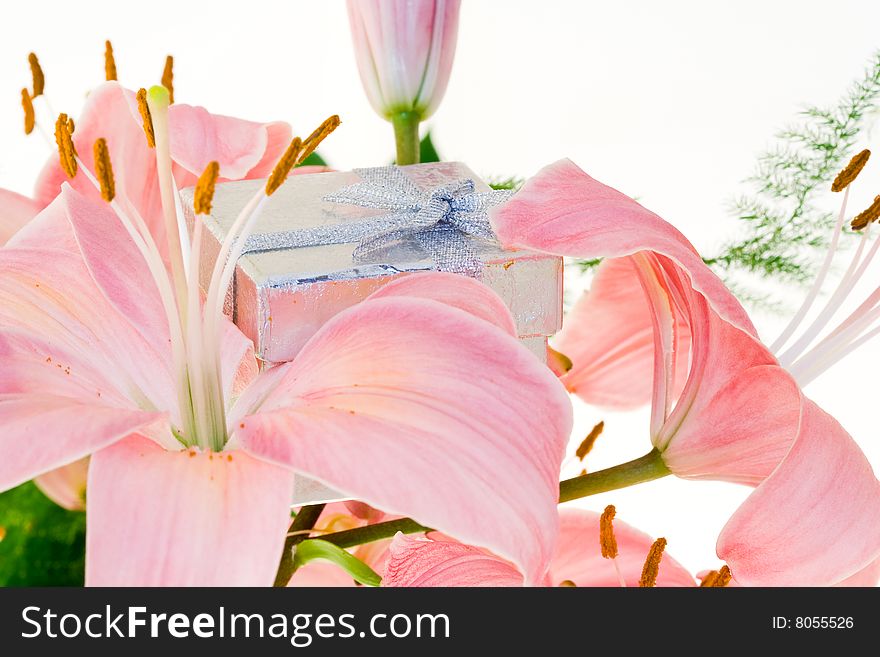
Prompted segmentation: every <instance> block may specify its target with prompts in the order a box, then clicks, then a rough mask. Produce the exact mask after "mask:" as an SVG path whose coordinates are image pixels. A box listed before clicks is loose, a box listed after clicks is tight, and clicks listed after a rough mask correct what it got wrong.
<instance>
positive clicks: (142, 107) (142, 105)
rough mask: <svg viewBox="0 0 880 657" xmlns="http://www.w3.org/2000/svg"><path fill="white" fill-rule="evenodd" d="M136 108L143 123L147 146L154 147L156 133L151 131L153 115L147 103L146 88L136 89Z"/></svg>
mask: <svg viewBox="0 0 880 657" xmlns="http://www.w3.org/2000/svg"><path fill="white" fill-rule="evenodd" d="M137 102H138V110H139V111H140V113H141V120H142V121H143V123H144V134H145V135H146V136H147V146H149V147H150V148H156V133H155V132H154V131H153V117H152V116H151V115H150V106H149V105H147V90H146V89H138V92H137Z"/></svg>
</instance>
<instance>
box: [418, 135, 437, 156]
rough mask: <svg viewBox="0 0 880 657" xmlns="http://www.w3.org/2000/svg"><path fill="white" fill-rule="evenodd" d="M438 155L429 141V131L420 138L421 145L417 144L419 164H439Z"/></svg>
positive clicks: (432, 143)
mask: <svg viewBox="0 0 880 657" xmlns="http://www.w3.org/2000/svg"><path fill="white" fill-rule="evenodd" d="M439 161H440V155H439V154H438V153H437V149H436V148H434V142H433V141H431V131H430V130H429V131H428V132H426V133H425V136H424V137H422V141H421V143H419V162H423V163H424V162H439Z"/></svg>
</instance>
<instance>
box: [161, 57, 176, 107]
mask: <svg viewBox="0 0 880 657" xmlns="http://www.w3.org/2000/svg"><path fill="white" fill-rule="evenodd" d="M162 86H163V87H165V88H166V89H167V90H168V104H169V105H170V104H171V103H173V102H174V57H172V56H171V55H168V56H167V57H166V58H165V70H164V71H162Z"/></svg>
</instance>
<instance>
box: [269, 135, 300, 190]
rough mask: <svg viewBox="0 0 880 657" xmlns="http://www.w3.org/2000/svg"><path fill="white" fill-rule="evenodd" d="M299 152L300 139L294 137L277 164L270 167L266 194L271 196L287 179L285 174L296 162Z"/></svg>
mask: <svg viewBox="0 0 880 657" xmlns="http://www.w3.org/2000/svg"><path fill="white" fill-rule="evenodd" d="M301 152H302V140H300V138H299V137H294V138H293V141H291V142H290V146H288V147H287V150H286V151H284V155H282V156H281V159H280V160H278V164H276V165H275V168H274V169H272V174H271V175H270V176H269V179H268V180H267V181H266V196H272V194H274V193H275V191H276V190H277V189H278V188H279V187H281V184H282V183H283V182H284V181H285V180H287V174H288V173H290V170H291V169H292V168H293V165H294V164H296V161H297V158H298V157H299V155H300V153H301Z"/></svg>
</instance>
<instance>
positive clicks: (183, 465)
mask: <svg viewBox="0 0 880 657" xmlns="http://www.w3.org/2000/svg"><path fill="white" fill-rule="evenodd" d="M148 107H149V110H150V114H151V117H152V120H151V124H150V125H151V127H152V128H153V131H154V135H155V144H156V148H155V151H153V152H154V157H155V158H156V160H157V166H156V169H155V171H156V173H157V174H158V177H159V183H160V187H161V188H162V191H161V193H160V194H159V199H160V202H161V204H162V206H163V207H162V214H163V215H165V216H166V217H168V216H171V217H172V218H173V219H174V220H175V225H174V226H173V228H174V229H175V230H179V229H180V228H181V227H182V226H183V225H184V224H183V217H182V215H181V214H179V213H178V212H177V211H176V207H175V205H176V204H175V202H174V198H173V194H168V193H167V191H168V190H173V181H172V180H171V176H172V160H171V156H170V149H169V137H170V128H169V111H168V96H167V91H166V90H165V89H163V88H161V87H154V88H153V89H151V90H150V92H149V94H148ZM298 148H300V142H299V140H298V139H295V140H294V141H293V142H292V144H291V146H290V147H289V149H288V151H287V153H286V154H290V153H292V154H293V156H295V155H296V153H297V149H298ZM65 154H66V155H67V156H68V157H69V156H70V153H69V151H68V152H66V153H65ZM293 156H290V157H284V158H282V160H281V163H280V164H279V166H278V167H276V169H275V170H274V171H273V176H272V177H270V182H269V183H268V184H267V187H266V189H264V190H261V191H260V192H258V193H257V194H256V195H255V196H254V198H253V199H251V201H250V202H249V203H248V205H247V206H246V207H245V208H244V209H243V211H242V213H241V216H240V221H239V222H237V226H236V229H235V230H233V231H231V233H230V236H229V238H228V240H227V242H226V243H225V244H224V246H223V247H222V251H221V257H220V258H218V264H217V266H216V268H215V270H214V272H213V276H212V284H211V286H210V288H209V290H208V292H207V298H206V300H205V302H204V308H200V305H201V295H200V292H199V289H198V275H197V272H198V271H199V266H200V253H199V245H200V243H201V239H200V231H201V226H202V224H201V223H199V222H197V223H196V226H195V231H194V235H193V236H192V239H191V240H189V243H190V245H191V246H190V249H189V252H188V253H184V252H183V251H182V247H181V246H180V243H181V240H175V239H174V237H173V233H174V231H172V230H170V229H169V230H166V231H165V234H164V235H165V237H166V239H168V242H169V245H168V248H167V250H166V253H167V254H168V256H169V259H170V260H171V261H172V264H173V263H174V262H175V261H178V262H186V263H188V266H187V267H185V268H175V267H174V266H172V267H171V268H170V274H169V268H166V266H165V263H164V261H163V257H162V254H161V253H160V250H159V248H158V247H157V246H156V244H155V241H154V240H153V238H152V235H151V234H150V232H149V230H147V228H146V226H145V225H144V223H143V222H142V221H139V218H138V213H137V212H136V209H135V208H133V207H129V206H128V204H126V203H124V202H119V201H118V200H116V199H114V198H113V196H112V194H108V193H107V191H108V188H110V187H112V185H108V184H107V182H108V181H107V175H106V173H105V174H104V175H103V176H102V174H100V173H99V172H95V171H91V170H90V167H89V166H88V164H87V163H86V162H84V161H83V160H81V159H78V160H77V162H78V166H79V168H80V169H81V172H82V173H83V174H85V175H86V177H87V178H89V179H96V186H99V187H100V188H101V190H102V195H103V196H104V198H107V196H110V199H111V200H110V202H109V205H108V203H106V202H102V203H100V204H99V203H97V202H95V201H93V200H91V199H89V198H87V197H86V196H85V195H84V194H82V193H80V192H78V191H76V190H75V189H73V188H72V187H71V186H70V185H69V184H67V183H65V184H62V187H61V192H60V194H59V195H58V196H57V198H56V199H55V200H54V201H52V202H51V203H50V204H49V206H48V207H47V208H46V209H45V210H44V211H43V212H41V213H40V214H39V215H38V216H37V217H36V218H35V219H34V220H32V221H31V222H30V223H29V224H28V225H27V226H26V227H25V228H24V229H22V230H21V231H19V232H18V233H17V234H16V235H15V237H14V238H13V239H12V240H11V241H10V242H9V243H8V244H7V246H6V247H5V248H4V249H2V250H0V358H2V362H3V369H2V373H0V453H2V454H3V458H2V459H0V490H6V489H8V488H11V487H13V486H16V485H18V484H19V483H21V482H23V481H26V480H28V479H30V478H32V477H34V476H36V475H39V474H42V473H44V472H48V471H50V470H52V469H55V468H58V467H61V466H64V465H67V464H69V463H72V462H74V461H76V460H78V459H81V458H83V457H84V456H86V455H89V454H91V464H90V467H89V473H88V495H89V504H88V513H87V545H86V583H87V584H89V585H216V584H225V585H265V584H270V583H271V582H272V581H273V577H274V574H275V570H276V567H277V564H278V561H279V558H280V555H281V550H282V546H283V544H284V539H285V534H286V531H287V526H288V524H289V521H290V502H289V501H290V499H291V495H292V490H293V481H294V477H295V476H297V474H300V473H301V474H304V475H307V476H309V477H311V478H313V479H316V480H318V481H320V482H322V483H324V484H326V485H328V486H330V487H332V488H335V489H337V490H339V491H342V492H343V493H345V494H348V495H351V496H352V497H355V498H357V499H360V500H363V501H364V502H366V503H369V504H371V505H373V506H376V507H378V508H382V509H385V510H386V511H388V512H390V513H395V514H401V515H409V516H413V517H416V518H419V519H420V520H422V521H423V522H426V523H429V524H430V525H431V526H434V527H439V528H441V529H442V530H443V531H444V532H448V533H449V534H450V535H453V536H456V537H457V538H460V539H461V540H466V541H468V542H471V543H474V544H477V545H482V546H485V547H487V548H489V549H492V550H494V551H496V552H497V553H498V554H501V555H504V556H505V558H508V559H510V560H511V561H512V562H514V563H516V564H517V566H518V567H520V568H521V569H522V571H523V573H525V575H526V577H527V578H528V579H529V580H530V581H537V580H538V579H540V578H541V577H542V576H543V573H544V571H545V570H546V568H547V564H548V562H549V559H550V555H551V554H552V550H553V547H554V545H555V540H556V535H557V530H558V521H557V518H556V515H555V513H554V511H553V510H554V508H555V506H556V500H557V496H558V471H559V466H560V463H561V459H562V454H563V450H564V443H565V440H566V438H567V436H568V432H569V430H570V426H571V407H570V403H569V400H568V398H567V395H566V394H565V391H564V389H563V388H562V387H561V385H560V384H559V383H558V381H557V380H556V379H555V377H553V375H552V374H551V373H550V372H549V371H548V370H547V369H546V368H545V367H543V366H542V365H541V364H540V363H539V362H538V361H537V360H536V359H535V358H534V357H533V356H532V355H531V354H530V353H529V352H528V351H527V350H526V349H525V348H524V347H522V346H521V345H520V343H519V342H518V341H517V340H516V338H515V336H514V335H513V334H512V332H511V331H509V330H507V329H509V327H510V326H512V319H511V318H510V317H509V314H508V313H507V311H506V310H505V309H504V305H503V303H502V302H501V300H500V299H498V298H497V297H495V296H494V295H493V294H492V293H491V292H490V291H489V290H488V289H487V288H485V287H484V286H482V285H481V284H479V283H476V282H475V281H471V280H469V279H466V278H463V277H459V276H454V275H440V274H426V275H424V276H412V277H410V278H408V279H405V280H402V281H400V282H399V283H397V284H395V285H394V286H390V285H389V286H388V287H386V288H384V289H383V290H382V291H381V293H380V294H377V295H375V296H374V297H372V298H370V299H369V300H367V301H365V302H364V303H362V304H359V305H358V306H356V307H354V308H351V309H349V310H347V311H345V312H343V313H341V314H339V315H338V316H336V317H335V318H333V319H332V320H330V321H329V322H328V323H327V324H325V325H324V326H323V327H322V328H321V329H320V330H319V331H318V332H317V333H316V334H315V335H314V336H313V337H312V339H311V340H310V341H309V342H308V343H307V344H306V345H305V346H304V347H303V349H302V351H301V352H300V353H299V354H298V356H297V358H296V359H295V360H294V361H293V362H291V363H288V364H285V365H282V366H279V367H276V368H273V369H270V370H267V371H265V372H262V373H260V374H256V363H255V361H254V358H253V355H252V349H251V347H252V346H251V345H250V343H249V341H248V340H247V339H246V338H245V336H244V335H243V334H242V333H241V332H240V331H238V329H237V328H236V327H235V326H233V325H232V324H231V323H230V322H228V321H227V320H226V318H225V316H224V315H223V313H222V301H223V293H224V292H225V290H226V289H227V287H228V284H229V282H230V280H231V276H232V272H233V270H234V266H235V262H236V261H237V257H238V253H237V251H236V249H237V248H240V247H241V245H242V244H243V243H244V241H245V239H246V237H247V235H248V234H249V230H250V228H251V226H252V225H253V223H254V221H255V220H256V219H257V217H258V216H259V213H260V211H261V209H262V208H263V207H264V206H265V205H266V204H268V203H271V202H272V201H271V199H270V198H269V196H270V194H271V193H272V191H274V189H275V188H277V185H278V184H280V182H281V181H283V179H284V176H285V175H286V173H287V171H286V170H285V169H284V167H287V168H289V167H290V166H292V165H293V164H294V162H295V157H293ZM104 164H105V165H106V164H107V162H106V161H104ZM108 168H109V167H108V166H104V170H105V171H106V170H107V169H108ZM135 171H136V170H134V169H132V170H131V171H130V172H128V175H129V176H132V175H134V172H135ZM211 171H213V174H214V177H215V179H216V176H217V175H218V171H217V167H216V165H212V166H209V167H208V169H207V170H206V173H205V174H204V175H205V176H206V177H207V179H210V173H211ZM273 181H274V182H273ZM140 182H141V184H144V185H150V184H155V181H154V179H151V178H146V179H143V180H141V181H140ZM211 182H213V181H211ZM98 183H100V184H98ZM130 184H134V183H130ZM201 185H202V183H201V182H200V186H201ZM273 185H274V187H273ZM210 187H211V184H206V186H202V187H201V198H202V200H203V201H205V202H207V203H210V194H209V193H207V192H206V190H208V189H209V188H210ZM180 234H181V235H182V234H184V230H180ZM486 304H489V305H488V307H487V305H486ZM487 317H489V318H491V321H489V320H487V319H485V318H487Z"/></svg>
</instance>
